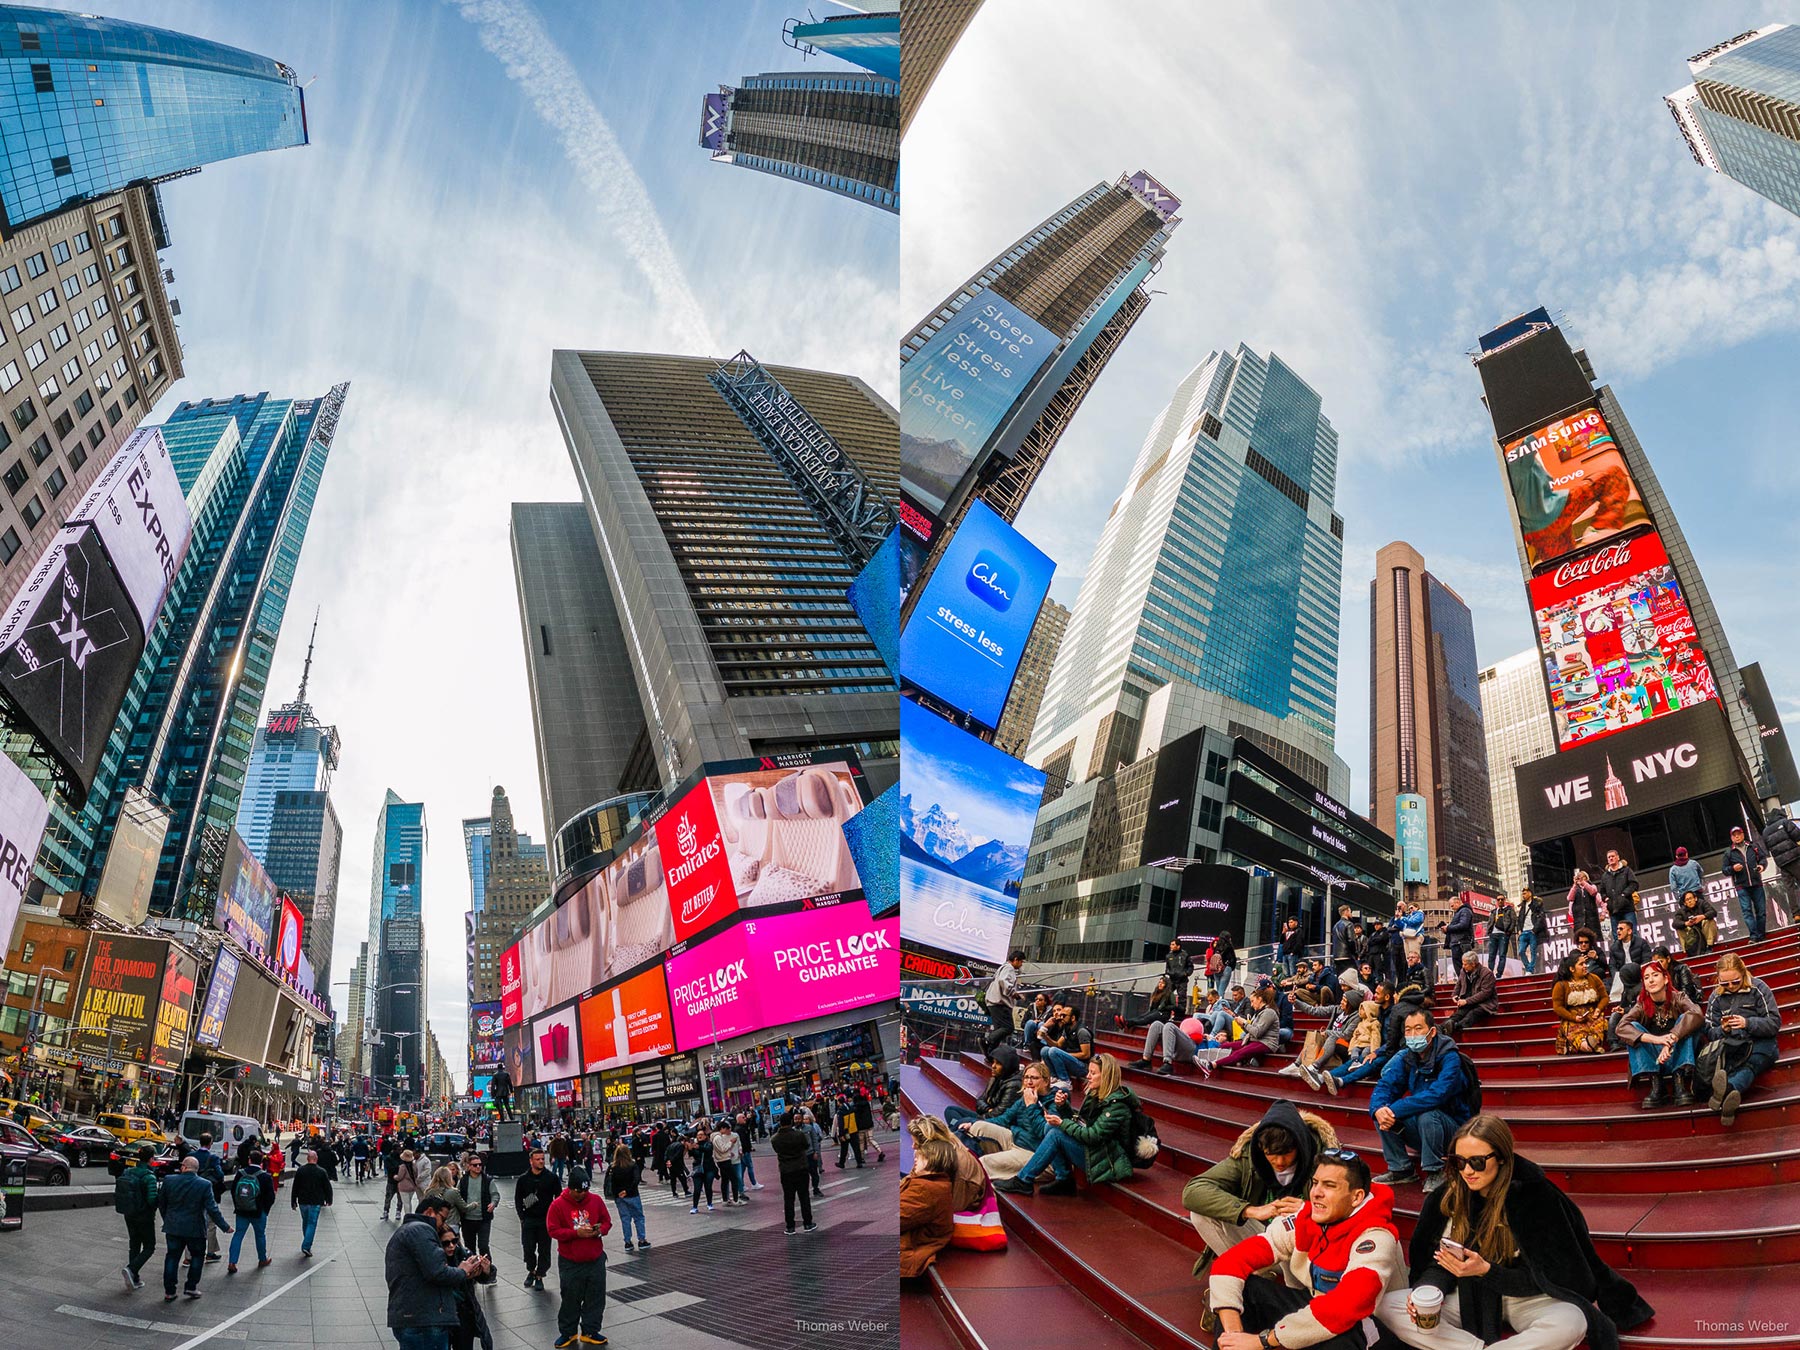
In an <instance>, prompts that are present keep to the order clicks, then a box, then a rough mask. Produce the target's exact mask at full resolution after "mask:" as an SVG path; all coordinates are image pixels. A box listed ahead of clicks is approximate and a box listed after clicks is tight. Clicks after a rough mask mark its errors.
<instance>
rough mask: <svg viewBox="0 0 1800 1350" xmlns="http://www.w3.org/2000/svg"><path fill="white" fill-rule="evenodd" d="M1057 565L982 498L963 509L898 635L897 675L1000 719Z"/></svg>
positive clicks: (987, 718) (971, 711)
mask: <svg viewBox="0 0 1800 1350" xmlns="http://www.w3.org/2000/svg"><path fill="white" fill-rule="evenodd" d="M1055 573H1056V564H1055V563H1054V562H1052V561H1051V560H1050V558H1049V557H1048V556H1047V555H1046V554H1045V553H1044V552H1043V551H1042V550H1041V549H1039V548H1038V547H1037V546H1036V545H1034V544H1032V543H1031V541H1030V540H1028V539H1026V538H1025V536H1024V535H1022V534H1020V533H1019V532H1018V531H1017V530H1015V529H1014V528H1013V527H1012V526H1011V525H1009V524H1007V523H1006V521H1005V519H1004V518H1003V517H1002V516H1001V515H1000V514H999V512H997V511H995V510H994V509H993V508H992V507H990V506H988V505H987V503H985V502H979V501H978V502H976V503H974V505H972V506H971V507H970V508H969V513H968V515H967V516H965V517H964V518H963V522H962V524H961V526H960V527H958V529H957V531H956V534H955V535H954V536H952V538H951V540H950V543H949V544H948V545H947V546H946V547H945V549H944V554H943V557H942V558H941V559H940V560H939V562H938V566H937V570H936V571H934V572H933V573H932V574H931V579H930V580H929V581H928V582H926V584H925V589H924V591H923V593H922V594H921V595H920V596H919V599H918V603H917V604H916V605H915V606H914V608H913V612H912V617H911V619H910V620H909V621H908V622H907V625H906V627H905V628H904V629H902V630H901V633H900V678H901V679H902V680H904V681H906V682H907V683H908V684H911V685H913V686H915V687H916V688H919V689H923V690H925V691H926V692H927V693H929V694H932V695H933V696H934V697H937V698H940V699H942V700H943V701H944V702H946V703H948V704H950V705H951V706H952V707H953V708H955V709H956V710H957V711H959V712H963V713H967V714H968V715H969V716H971V717H973V718H974V719H975V720H976V721H977V722H980V723H981V724H982V725H983V726H986V727H996V726H998V725H999V724H1000V713H1001V711H1002V710H1003V709H1004V708H1005V707H1006V698H1007V695H1008V694H1010V693H1011V692H1012V686H1013V678H1014V676H1016V675H1017V674H1018V671H1019V658H1020V657H1021V656H1023V655H1024V652H1025V643H1026V640H1027V639H1028V638H1030V636H1031V630H1032V627H1033V625H1035V624H1036V623H1037V616H1038V610H1039V609H1040V608H1042V606H1043V603H1044V597H1045V596H1047V595H1048V594H1049V593H1050V579H1051V577H1052V576H1054V575H1055Z"/></svg>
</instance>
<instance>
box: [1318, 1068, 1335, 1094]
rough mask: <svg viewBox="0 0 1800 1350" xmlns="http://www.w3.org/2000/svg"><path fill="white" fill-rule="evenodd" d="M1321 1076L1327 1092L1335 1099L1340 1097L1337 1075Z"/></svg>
mask: <svg viewBox="0 0 1800 1350" xmlns="http://www.w3.org/2000/svg"><path fill="white" fill-rule="evenodd" d="M1319 1076H1320V1077H1321V1078H1323V1079H1324V1080H1325V1090H1326V1091H1327V1092H1329V1093H1330V1094H1331V1095H1332V1096H1334V1097H1335V1096H1337V1095H1338V1080H1337V1075H1336V1074H1335V1073H1327V1074H1321V1075H1319Z"/></svg>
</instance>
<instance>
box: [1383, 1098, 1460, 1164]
mask: <svg viewBox="0 0 1800 1350" xmlns="http://www.w3.org/2000/svg"><path fill="white" fill-rule="evenodd" d="M1456 1129H1457V1122H1456V1121H1454V1120H1452V1119H1451V1118H1450V1117H1449V1115H1448V1114H1446V1113H1445V1112H1443V1111H1421V1112H1420V1113H1419V1114H1418V1115H1416V1116H1407V1117H1406V1118H1405V1119H1403V1120H1397V1121H1395V1122H1394V1128H1393V1129H1391V1130H1383V1131H1382V1132H1381V1156H1382V1157H1383V1158H1385V1159H1387V1165H1388V1170H1389V1171H1390V1172H1410V1171H1412V1159H1411V1158H1409V1157H1408V1156H1407V1153H1406V1146H1407V1145H1408V1144H1411V1145H1412V1146H1413V1147H1414V1148H1416V1149H1418V1150H1419V1164H1420V1166H1422V1167H1423V1168H1424V1169H1425V1170H1426V1171H1427V1172H1436V1171H1439V1170H1441V1169H1442V1168H1443V1166H1444V1150H1445V1149H1446V1148H1448V1147H1449V1146H1450V1140H1451V1138H1452V1137H1453V1136H1454V1135H1455V1134H1456Z"/></svg>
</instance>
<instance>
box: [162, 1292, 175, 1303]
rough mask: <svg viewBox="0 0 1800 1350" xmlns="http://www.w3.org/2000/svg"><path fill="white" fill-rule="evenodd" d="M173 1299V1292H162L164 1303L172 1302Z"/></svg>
mask: <svg viewBox="0 0 1800 1350" xmlns="http://www.w3.org/2000/svg"><path fill="white" fill-rule="evenodd" d="M174 1301H175V1295H173V1294H164V1295H163V1302H164V1303H173V1302H174Z"/></svg>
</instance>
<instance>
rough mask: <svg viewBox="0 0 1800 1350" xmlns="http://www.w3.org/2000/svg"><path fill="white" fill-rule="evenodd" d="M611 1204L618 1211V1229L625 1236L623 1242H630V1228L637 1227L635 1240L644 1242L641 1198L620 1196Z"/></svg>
mask: <svg viewBox="0 0 1800 1350" xmlns="http://www.w3.org/2000/svg"><path fill="white" fill-rule="evenodd" d="M613 1203H614V1204H615V1205H616V1206H618V1210H619V1227H620V1229H621V1230H622V1231H623V1232H624V1234H625V1240H626V1241H627V1242H630V1241H631V1226H632V1224H634V1223H635V1224H636V1225H637V1240H638V1241H639V1242H642V1241H643V1240H644V1201H643V1197H642V1196H637V1195H621V1196H620V1197H619V1198H618V1199H617V1200H615V1201H613Z"/></svg>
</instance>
